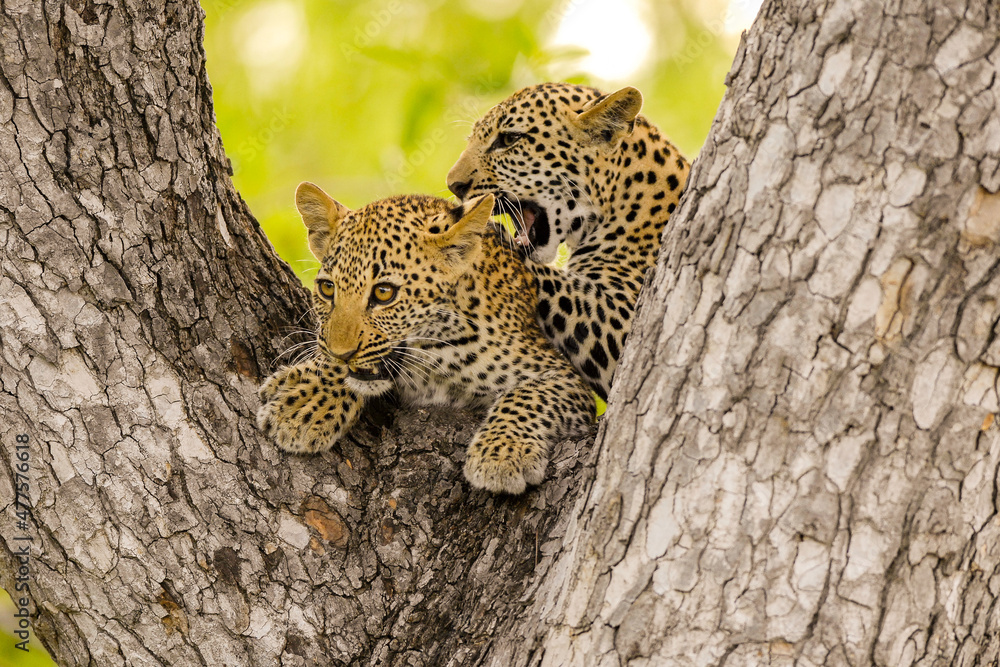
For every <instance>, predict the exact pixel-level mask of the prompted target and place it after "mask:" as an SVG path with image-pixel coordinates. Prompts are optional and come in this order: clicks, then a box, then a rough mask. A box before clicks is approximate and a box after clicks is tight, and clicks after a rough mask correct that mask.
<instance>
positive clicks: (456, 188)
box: [448, 181, 472, 199]
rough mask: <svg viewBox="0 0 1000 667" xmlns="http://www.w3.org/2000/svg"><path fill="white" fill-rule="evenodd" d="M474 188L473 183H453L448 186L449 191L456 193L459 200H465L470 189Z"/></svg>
mask: <svg viewBox="0 0 1000 667" xmlns="http://www.w3.org/2000/svg"><path fill="white" fill-rule="evenodd" d="M471 187H472V181H462V182H458V181H452V182H451V183H449V184H448V189H449V190H451V191H452V192H454V193H455V196H456V197H458V198H459V199H465V195H467V194H469V188H471Z"/></svg>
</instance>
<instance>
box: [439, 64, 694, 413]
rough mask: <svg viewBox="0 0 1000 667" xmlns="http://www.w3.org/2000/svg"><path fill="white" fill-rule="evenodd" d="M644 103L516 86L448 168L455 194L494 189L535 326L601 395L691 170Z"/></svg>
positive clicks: (627, 96)
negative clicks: (530, 290) (561, 259)
mask: <svg viewBox="0 0 1000 667" xmlns="http://www.w3.org/2000/svg"><path fill="white" fill-rule="evenodd" d="M642 102H643V100H642V94H641V93H640V92H639V91H638V90H637V89H636V88H634V87H631V86H627V87H625V88H622V89H620V90H618V91H616V92H613V93H610V94H604V93H602V92H600V91H599V90H597V89H595V88H591V87H588V86H583V85H575V84H568V83H543V84H537V85H534V86H529V87H527V88H523V89H521V90H519V91H517V92H515V93H514V94H513V95H511V96H510V97H509V98H507V99H506V100H504V101H502V102H501V103H499V104H498V105H496V106H494V107H493V108H492V109H490V110H489V111H488V112H486V114H485V115H484V116H483V117H482V118H480V119H479V120H478V121H477V122H476V123H475V124H474V125H473V128H472V133H471V135H470V136H469V137H468V140H467V145H466V147H465V149H464V150H463V151H462V153H461V155H460V156H459V158H458V160H457V161H456V162H455V164H454V166H453V167H452V168H451V170H450V171H449V173H448V176H447V186H448V189H449V190H451V192H452V193H454V195H455V196H456V197H458V198H459V199H460V200H462V201H468V200H470V199H472V198H476V197H480V196H483V195H484V194H486V193H490V194H494V195H495V196H496V197H497V201H498V202H499V205H498V209H500V210H502V211H504V212H506V213H508V214H509V218H510V220H511V221H512V222H513V225H514V227H513V234H512V236H513V238H512V245H513V246H514V247H516V248H517V249H518V251H519V252H520V254H522V255H523V256H524V258H525V262H526V265H527V266H528V268H529V270H530V271H531V272H532V274H533V275H534V276H535V278H536V289H537V290H538V292H539V301H538V312H537V317H538V321H539V323H540V324H541V326H542V328H543V331H544V332H545V334H546V336H547V337H548V338H549V339H550V340H551V341H552V342H553V343H554V344H555V345H556V347H558V348H559V349H560V350H561V351H562V352H563V353H564V354H565V355H566V356H567V357H568V358H569V359H570V360H571V362H572V363H573V365H574V367H575V368H576V369H577V370H578V371H579V372H580V373H581V374H582V375H583V376H584V377H585V378H586V379H587V381H588V383H589V384H590V386H591V387H592V388H593V390H594V392H595V393H596V394H597V395H598V396H600V397H601V398H602V399H605V400H606V399H607V398H608V393H609V391H610V389H611V384H612V379H613V376H614V373H615V370H616V368H617V366H618V362H619V360H620V359H621V357H622V351H623V349H624V347H625V342H626V340H627V338H628V335H629V332H630V330H631V328H632V319H633V315H634V313H635V308H636V302H637V300H638V296H639V291H640V289H641V287H642V285H643V281H644V279H645V276H646V273H647V271H649V270H650V268H652V267H653V266H654V265H655V263H656V257H657V255H658V254H659V250H660V243H661V237H662V235H663V232H664V229H665V228H666V227H667V224H668V221H669V220H670V216H671V214H673V213H674V211H675V210H676V208H677V206H678V204H679V202H680V198H681V195H682V193H683V190H684V185H685V183H686V181H687V176H688V173H689V171H690V165H689V163H688V161H687V160H686V159H685V157H684V156H683V155H682V154H681V153H680V151H679V150H678V149H677V147H676V146H674V145H673V144H672V143H671V142H670V141H669V140H668V139H667V138H666V137H665V136H664V135H663V134H662V133H661V132H660V130H659V129H658V128H657V127H656V126H654V125H653V124H652V123H651V122H650V121H649V120H647V119H646V118H645V117H644V116H642V115H640V114H639V111H640V109H641V108H642ZM560 244H565V247H566V249H567V250H568V251H569V254H568V260H567V261H566V262H565V265H564V266H561V267H559V266H552V265H551V264H552V262H553V260H554V259H555V258H556V256H557V252H558V249H559V247H560Z"/></svg>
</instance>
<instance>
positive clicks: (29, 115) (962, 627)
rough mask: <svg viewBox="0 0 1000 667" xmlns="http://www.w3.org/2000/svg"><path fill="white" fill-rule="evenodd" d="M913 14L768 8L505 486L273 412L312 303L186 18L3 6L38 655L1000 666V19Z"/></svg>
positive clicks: (15, 347)
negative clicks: (297, 434) (556, 406)
mask: <svg viewBox="0 0 1000 667" xmlns="http://www.w3.org/2000/svg"><path fill="white" fill-rule="evenodd" d="M913 4H914V5H915V6H914V7H912V8H909V7H897V6H891V7H883V6H882V3H867V4H865V3H861V2H850V1H848V0H829V1H828V2H827V3H826V4H825V5H822V6H821V4H820V3H819V2H818V1H815V0H814V1H813V2H807V1H806V0H800V1H799V2H796V3H781V2H770V3H768V4H767V6H766V7H765V9H764V12H763V15H762V17H761V18H760V19H759V20H758V22H757V24H756V25H755V27H754V29H753V30H752V31H751V32H750V34H749V36H748V37H747V38H746V39H745V41H744V43H743V44H742V45H741V48H740V51H739V53H738V56H737V62H736V65H735V67H734V70H733V74H732V75H731V80H730V90H729V93H728V95H727V97H726V99H725V100H724V102H723V105H722V108H721V110H720V113H719V116H718V118H717V120H716V123H715V126H714V127H713V130H712V133H711V135H710V137H709V139H708V143H707V144H706V147H705V150H704V151H703V153H702V155H701V156H700V157H699V159H698V161H697V162H696V165H695V169H694V171H693V172H692V175H691V180H690V181H689V183H690V185H689V192H688V194H687V196H686V197H685V201H684V203H683V205H682V206H681V208H680V210H679V211H678V213H677V214H676V215H675V218H674V222H673V223H672V225H671V227H670V229H669V230H668V231H667V235H666V237H665V246H664V252H663V254H662V256H661V258H660V263H659V265H658V267H657V271H656V275H655V277H654V278H653V279H652V281H651V282H650V284H649V285H648V286H647V290H646V291H645V295H644V297H643V299H642V302H643V303H642V306H641V313H640V316H639V318H638V320H637V322H636V324H635V327H634V329H633V334H632V338H631V342H630V344H629V348H628V350H627V354H626V359H625V361H624V363H623V366H622V368H621V369H620V370H619V375H618V377H617V384H616V388H615V389H614V391H613V393H612V397H611V403H610V408H609V414H608V416H607V417H606V418H605V420H604V424H603V426H602V430H601V432H600V435H599V440H598V446H597V447H596V448H593V449H591V448H590V447H588V446H587V444H586V443H563V444H562V445H561V446H560V447H558V448H556V450H555V452H554V455H553V461H554V463H553V465H551V466H550V468H549V474H548V478H547V480H546V482H545V483H543V485H542V486H541V487H540V488H539V489H538V490H535V491H532V492H530V493H529V494H526V495H525V496H522V497H519V498H513V499H510V498H496V497H493V496H490V495H488V494H486V493H472V492H470V490H469V488H468V487H467V486H466V485H465V484H464V483H463V481H462V479H461V463H462V460H461V459H462V451H463V448H464V443H465V442H467V440H468V438H469V437H470V436H471V434H472V432H473V430H474V427H475V423H476V419H477V416H476V415H469V414H465V413H459V414H448V413H431V412H427V411H414V412H400V413H399V414H398V418H397V419H396V420H395V421H394V422H393V423H391V424H389V423H387V422H386V421H385V420H382V419H380V418H379V415H380V414H381V413H382V412H384V411H376V413H375V414H373V418H372V419H370V420H369V421H368V423H367V424H366V425H364V426H363V427H362V428H360V429H358V432H357V433H356V434H355V435H354V437H353V438H351V439H349V440H348V441H347V442H345V443H344V444H343V446H340V447H337V448H335V449H334V451H332V452H330V453H328V454H326V455H323V456H320V457H311V458H300V457H289V456H286V455H284V454H282V453H280V452H278V451H277V450H276V448H275V447H274V446H273V445H272V444H271V443H269V442H267V441H266V440H264V439H263V438H262V437H261V435H260V434H259V433H257V430H256V428H255V427H254V425H253V413H254V410H255V409H256V406H257V399H256V395H255V392H256V386H257V384H258V382H259V379H260V377H261V375H263V374H266V373H267V372H268V371H269V370H270V369H271V368H272V367H273V363H274V361H273V360H274V359H275V357H276V356H277V354H278V353H279V352H281V351H282V350H284V349H286V348H287V347H289V345H290V344H289V343H288V342H287V340H286V337H285V334H286V333H287V332H288V331H289V330H290V329H291V328H292V327H293V326H294V325H296V324H295V323H297V322H299V321H300V319H301V318H302V317H303V314H304V313H305V312H306V302H305V300H304V292H303V290H302V289H301V288H300V287H299V286H298V283H297V281H296V280H295V279H294V277H293V276H292V274H291V272H290V271H289V270H288V268H287V267H286V266H285V265H284V264H283V263H281V262H280V261H279V260H277V259H276V258H275V256H274V254H273V252H272V250H271V248H270V246H269V245H268V243H267V241H266V239H264V237H263V235H262V234H261V232H260V230H259V228H258V227H257V225H256V223H255V222H254V221H253V219H252V217H251V216H250V215H249V212H248V211H247V210H246V208H245V206H243V204H242V202H241V201H240V200H239V197H238V195H236V193H235V192H234V190H233V188H232V185H231V183H230V181H229V177H228V174H227V162H226V160H225V157H224V155H223V152H222V148H221V144H220V142H219V139H218V134H217V132H216V130H215V128H214V126H213V116H212V108H211V99H210V88H209V86H208V83H207V79H206V77H205V73H204V54H203V52H202V49H201V44H200V37H201V32H202V28H201V12H200V9H199V8H198V6H197V5H196V4H194V3H192V2H190V1H184V2H175V3H170V4H166V3H158V2H156V1H155V0H139V1H138V2H131V3H122V2H119V1H117V0H111V1H110V2H108V3H105V4H90V3H85V2H83V1H82V0H76V1H72V2H67V3H62V2H55V1H53V0H50V1H49V2H46V3H45V4H44V6H43V5H42V3H41V0H21V1H20V2H10V1H7V2H4V4H3V5H2V6H0V55H2V58H0V73H2V76H0V119H2V120H3V126H2V129H0V133H2V135H0V156H2V165H3V168H2V169H0V242H2V243H3V248H4V251H3V255H2V256H0V270H2V274H0V295H2V301H0V353H2V354H0V382H2V387H3V391H2V392H0V406H2V414H0V424H2V428H3V431H2V434H0V435H2V437H0V443H2V449H3V456H4V459H3V464H2V465H3V468H4V469H5V470H6V474H5V475H3V476H0V502H3V503H4V504H6V507H4V508H3V512H2V513H0V540H2V543H3V545H4V547H3V549H0V585H2V586H4V587H6V588H9V589H13V588H14V587H15V585H16V583H17V582H16V580H15V575H14V574H13V573H15V572H16V569H15V567H13V566H15V565H17V564H18V560H17V556H16V555H17V553H18V550H19V549H20V548H21V547H22V546H23V544H24V542H25V541H24V540H19V539H18V538H20V537H30V538H31V539H32V541H30V545H31V560H30V584H31V590H30V598H31V611H32V614H33V617H32V620H33V623H34V625H35V628H36V630H37V631H38V635H39V637H40V638H41V639H42V640H43V641H44V642H45V643H46V645H47V646H48V647H49V648H50V650H51V651H52V653H53V655H54V657H55V658H56V660H57V661H58V662H59V663H60V664H62V665H100V666H101V667H104V666H105V665H129V666H130V667H133V666H143V665H177V666H187V665H215V664H224V665H227V667H228V666H230V665H234V666H235V665H248V666H249V665H254V666H255V667H256V666H258V665H265V666H266V665H278V664H281V665H329V664H346V663H354V664H370V665H375V664H378V665H443V664H455V665H459V664H480V663H482V664H492V665H504V666H506V665H524V664H532V665H537V664H545V665H562V664H594V665H598V664H600V665H605V664H608V665H620V664H635V665H641V664H664V663H668V664H670V663H678V664H722V663H724V662H727V661H728V662H729V664H743V663H760V662H769V663H770V662H774V663H777V662H791V661H793V660H795V659H798V660H800V661H802V662H803V663H805V664H821V663H828V664H844V663H851V664H857V663H863V664H871V663H876V664H887V665H903V664H911V663H913V662H917V661H923V662H925V663H926V662H931V661H934V660H943V661H949V662H956V663H959V662H960V663H963V664H990V663H991V661H993V662H995V661H996V660H998V653H1000V636H998V628H1000V605H998V604H997V598H998V596H1000V547H998V546H997V545H998V544H1000V539H998V538H1000V535H998V533H1000V521H998V519H997V515H996V511H997V500H996V496H997V493H998V491H1000V489H998V467H1000V439H998V437H997V433H998V426H997V425H994V424H993V421H992V415H993V414H994V413H996V412H997V411H998V406H997V401H998V399H997V386H996V381H997V376H998V367H1000V343H997V337H996V336H995V334H994V329H995V328H996V326H997V319H998V306H997V304H998V299H1000V274H998V261H997V244H998V242H1000V197H998V196H997V192H998V189H1000V167H998V165H1000V155H998V152H997V147H998V146H1000V115H998V111H997V108H998V103H1000V77H997V76H996V74H997V69H998V67H1000V46H998V44H1000V38H998V35H1000V20H998V9H997V6H996V4H991V5H990V6H989V7H988V8H983V7H981V6H979V5H976V6H971V5H970V6H969V7H965V6H964V5H963V4H962V3H961V2H959V1H958V0H944V1H938V2H936V3H926V4H927V5H928V6H927V7H924V6H917V5H919V4H920V3H913ZM289 196H291V195H289ZM306 326H308V325H306ZM21 434H24V435H27V439H28V445H29V449H28V450H27V451H28V452H29V453H30V461H29V462H28V463H29V472H28V473H27V474H28V480H29V484H30V490H29V497H30V501H31V503H32V505H33V509H32V521H31V522H28V525H27V526H26V527H22V526H20V525H19V519H18V518H17V515H16V514H15V511H14V510H15V507H14V505H13V499H14V498H15V492H14V488H13V485H14V484H17V483H19V481H20V480H19V479H18V478H17V476H16V475H17V470H16V465H18V464H19V461H18V459H17V454H18V453H19V452H21V451H25V450H23V449H21V450H19V449H18V448H17V444H18V438H17V436H18V435H21ZM22 439H23V438H22Z"/></svg>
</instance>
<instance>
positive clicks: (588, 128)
mask: <svg viewBox="0 0 1000 667" xmlns="http://www.w3.org/2000/svg"><path fill="white" fill-rule="evenodd" d="M640 109H642V93H640V92H639V91H638V90H636V89H635V88H632V87H631V86H628V87H626V88H622V89H621V90H619V91H617V92H614V93H611V94H610V95H606V96H604V97H603V98H600V99H598V100H597V101H596V102H595V103H593V104H592V105H590V106H587V107H585V108H584V110H583V111H581V112H580V115H579V116H577V117H576V124H577V125H578V126H579V127H580V129H582V130H583V131H584V132H586V133H587V135H588V136H589V137H590V138H591V140H592V141H593V142H594V143H601V144H608V145H609V146H610V147H612V148H617V147H618V144H619V143H620V142H621V140H622V139H624V138H625V137H627V136H628V135H630V134H632V130H634V129H635V117H636V116H638V115H639V110H640Z"/></svg>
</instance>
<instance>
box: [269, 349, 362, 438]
mask: <svg viewBox="0 0 1000 667" xmlns="http://www.w3.org/2000/svg"><path fill="white" fill-rule="evenodd" d="M340 375H341V374H340V373H338V369H337V368H335V367H332V366H329V365H327V364H326V363H325V361H323V360H318V359H313V360H310V361H307V362H303V363H301V364H296V365H295V366H288V367H286V368H282V369H280V370H279V371H277V372H276V373H274V374H273V375H271V377H269V378H268V379H267V380H265V381H264V384H263V385H262V386H261V388H260V392H259V393H260V397H261V402H262V405H261V407H260V409H259V410H258V411H257V426H258V427H259V428H260V429H261V430H262V431H263V432H264V433H266V434H267V435H268V436H270V437H271V438H273V439H274V441H275V443H276V444H277V445H278V447H280V448H281V449H283V450H285V451H286V452H294V453H296V454H314V453H317V452H325V451H326V450H328V449H330V448H331V447H332V446H333V445H334V443H336V442H337V440H339V439H340V438H341V437H342V436H343V435H344V434H345V433H346V432H347V431H348V430H349V429H350V427H351V426H352V425H353V424H354V422H355V421H356V420H357V417H358V414H359V413H360V411H361V407H362V401H361V399H360V398H359V397H357V396H355V395H354V394H353V393H352V392H350V391H349V390H348V389H347V388H346V387H345V386H344V384H343V381H342V378H341V377H340Z"/></svg>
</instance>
